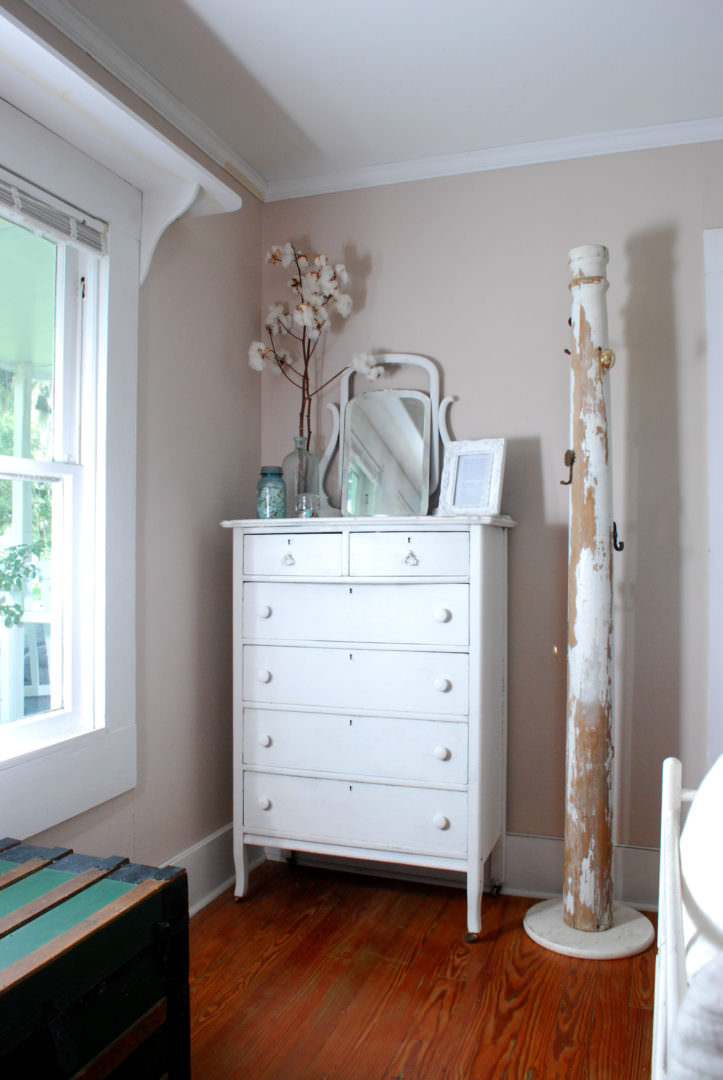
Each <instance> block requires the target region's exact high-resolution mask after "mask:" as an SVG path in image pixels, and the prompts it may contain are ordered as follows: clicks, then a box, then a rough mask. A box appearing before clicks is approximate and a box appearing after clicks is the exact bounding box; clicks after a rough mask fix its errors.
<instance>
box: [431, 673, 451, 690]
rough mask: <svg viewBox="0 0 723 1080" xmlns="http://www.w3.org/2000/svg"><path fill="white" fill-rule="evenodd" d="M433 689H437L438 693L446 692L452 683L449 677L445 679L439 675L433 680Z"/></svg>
mask: <svg viewBox="0 0 723 1080" xmlns="http://www.w3.org/2000/svg"><path fill="white" fill-rule="evenodd" d="M434 689H435V690H439V692H440V694H446V693H447V691H448V690H451V689H452V683H451V682H450V681H449V679H445V678H444V677H443V676H442V675H439V676H438V677H437V678H436V679H435V680H434Z"/></svg>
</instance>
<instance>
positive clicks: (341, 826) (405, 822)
mask: <svg viewBox="0 0 723 1080" xmlns="http://www.w3.org/2000/svg"><path fill="white" fill-rule="evenodd" d="M244 831H246V832H252V833H257V834H260V835H264V836H269V837H278V838H279V839H287V840H294V839H295V840H311V841H316V842H320V843H328V844H348V845H350V846H352V847H364V848H377V849H382V850H386V851H407V852H415V853H417V854H429V855H446V856H449V857H457V858H459V857H464V856H465V855H466V853H467V835H466V834H467V795H466V793H465V792H463V791H441V790H438V789H436V788H412V787H401V786H399V787H397V786H393V785H387V784H365V783H358V782H356V783H355V782H353V781H352V782H348V781H345V780H319V779H316V778H314V777H300V776H283V775H277V774H274V773H262V772H247V773H245V774H244Z"/></svg>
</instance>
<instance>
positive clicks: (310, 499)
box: [296, 491, 319, 518]
mask: <svg viewBox="0 0 723 1080" xmlns="http://www.w3.org/2000/svg"><path fill="white" fill-rule="evenodd" d="M296 516H297V517H300V518H310V517H318V516H319V496H318V495H314V494H312V493H311V492H310V491H301V492H299V494H298V495H297V496H296Z"/></svg>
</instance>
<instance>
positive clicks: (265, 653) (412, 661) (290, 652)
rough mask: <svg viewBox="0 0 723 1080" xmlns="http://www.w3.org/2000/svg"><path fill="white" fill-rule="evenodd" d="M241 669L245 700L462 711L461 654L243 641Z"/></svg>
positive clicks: (463, 666) (464, 711)
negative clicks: (255, 643)
mask: <svg viewBox="0 0 723 1080" xmlns="http://www.w3.org/2000/svg"><path fill="white" fill-rule="evenodd" d="M243 670H244V686H245V698H246V700H247V701H254V702H266V703H268V704H276V705H293V704H298V705H317V706H319V707H320V708H329V707H331V708H338V709H342V708H344V707H349V705H352V704H354V703H360V704H361V703H363V706H362V707H363V708H365V709H371V710H375V711H390V710H391V711H393V712H407V713H408V712H413V713H417V712H421V713H427V714H429V713H440V714H444V715H447V716H449V715H455V716H466V715H467V703H468V686H467V670H468V662H467V655H466V653H441V652H436V653H435V652H401V651H394V652H391V651H380V650H378V649H364V648H360V647H358V646H357V647H356V648H354V649H347V648H334V649H331V648H318V647H315V648H312V647H308V648H303V649H300V648H296V647H293V646H284V645H247V646H246V647H245V649H244V658H243ZM357 707H359V706H357Z"/></svg>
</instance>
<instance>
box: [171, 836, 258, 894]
mask: <svg viewBox="0 0 723 1080" xmlns="http://www.w3.org/2000/svg"><path fill="white" fill-rule="evenodd" d="M263 861H264V851H263V848H254V849H253V852H252V854H251V856H250V858H249V869H251V870H253V869H254V868H255V867H256V866H260V864H261V863H262V862H263ZM163 865H164V866H182V867H183V868H184V869H185V870H186V873H187V874H188V907H189V912H190V914H191V915H195V914H196V912H197V911H200V910H201V908H204V907H206V904H210V903H211V901H212V900H215V899H216V897H217V896H220V895H221V893H222V892H225V891H226V889H230V888H231V886H232V885H233V883H234V880H235V877H236V875H235V871H234V865H233V825H232V824H231V822H229V823H228V825H224V826H222V827H221V828H220V829H217V830H216V832H213V833H211V834H210V835H209V836H205V837H204V838H203V839H202V840H199V841H198V843H196V844H192V845H191V847H189V848H186V850H185V851H181V852H179V853H178V855H174V856H173V858H172V859H168V860H167V861H166V862H165V863H164V864H163Z"/></svg>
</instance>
